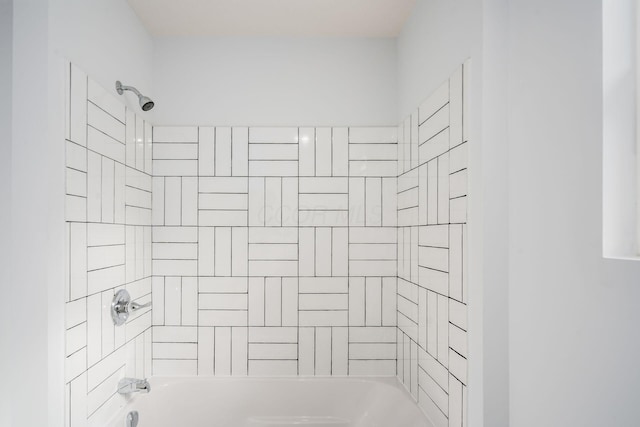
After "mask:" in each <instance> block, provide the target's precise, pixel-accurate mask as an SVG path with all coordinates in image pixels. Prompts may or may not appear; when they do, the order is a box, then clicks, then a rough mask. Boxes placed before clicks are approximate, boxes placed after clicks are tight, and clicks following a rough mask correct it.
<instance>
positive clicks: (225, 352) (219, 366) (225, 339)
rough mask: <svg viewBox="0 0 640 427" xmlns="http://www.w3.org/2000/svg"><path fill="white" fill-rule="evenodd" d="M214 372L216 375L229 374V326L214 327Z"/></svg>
mask: <svg viewBox="0 0 640 427" xmlns="http://www.w3.org/2000/svg"><path fill="white" fill-rule="evenodd" d="M214 352H215V355H214V372H215V374H216V375H217V376H230V375H231V328H228V327H221V328H216V334H215V345H214Z"/></svg>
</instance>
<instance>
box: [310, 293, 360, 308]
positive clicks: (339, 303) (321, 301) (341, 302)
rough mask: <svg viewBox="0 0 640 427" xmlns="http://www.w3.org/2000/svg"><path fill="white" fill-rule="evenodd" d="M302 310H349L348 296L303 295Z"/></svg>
mask: <svg viewBox="0 0 640 427" xmlns="http://www.w3.org/2000/svg"><path fill="white" fill-rule="evenodd" d="M299 298H300V310H347V309H348V308H349V295H348V294H322V295H312V294H301V295H300V297H299Z"/></svg>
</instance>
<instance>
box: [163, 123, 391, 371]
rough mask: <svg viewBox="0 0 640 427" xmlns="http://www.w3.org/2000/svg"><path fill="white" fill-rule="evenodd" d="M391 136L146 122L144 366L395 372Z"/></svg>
mask: <svg viewBox="0 0 640 427" xmlns="http://www.w3.org/2000/svg"><path fill="white" fill-rule="evenodd" d="M397 145H398V144H397V128H396V127H372V128H348V127H344V128H330V127H324V128H323V127H317V128H316V127H304V128H303V127H301V128H297V127H278V128H265V127H251V128H247V127H161V126H156V127H154V129H153V148H154V150H153V168H154V176H153V180H152V181H153V183H152V188H153V197H152V199H153V202H152V204H153V209H152V223H153V232H152V241H153V284H152V289H153V292H152V294H153V307H154V309H153V325H154V326H153V330H154V334H153V373H154V375H218V376H228V375H231V376H234V375H240V376H243V375H252V376H253V375H256V376H259V375H268V376H274V375H365V374H375V375H395V374H396V351H395V346H396V311H397V310H396V294H397V289H396V283H397V262H396V258H397V232H396V226H397V209H396V203H397V202H396V199H397V171H396V169H397V151H398V149H397Z"/></svg>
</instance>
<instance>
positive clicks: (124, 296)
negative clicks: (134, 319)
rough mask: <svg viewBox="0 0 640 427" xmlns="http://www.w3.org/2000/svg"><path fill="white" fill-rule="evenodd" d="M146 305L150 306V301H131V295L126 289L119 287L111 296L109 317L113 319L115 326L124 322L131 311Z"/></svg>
mask: <svg viewBox="0 0 640 427" xmlns="http://www.w3.org/2000/svg"><path fill="white" fill-rule="evenodd" d="M146 307H151V301H149V302H148V303H146V304H138V303H137V302H134V301H131V295H129V292H127V290H126V289H120V290H119V291H118V292H116V294H115V295H114V296H113V301H112V302H111V319H113V324H114V325H116V326H120V325H122V324H124V322H126V321H127V319H128V318H129V315H130V314H131V313H134V312H136V311H137V310H140V309H143V308H146Z"/></svg>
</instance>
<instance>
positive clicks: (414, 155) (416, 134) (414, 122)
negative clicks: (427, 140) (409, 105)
mask: <svg viewBox="0 0 640 427" xmlns="http://www.w3.org/2000/svg"><path fill="white" fill-rule="evenodd" d="M418 115H419V113H418V111H415V112H414V113H413V114H411V135H410V140H409V144H410V146H411V163H410V167H411V168H412V169H413V168H415V167H417V166H418V165H419V164H420V162H419V160H420V159H419V150H420V149H419V147H418V145H419V144H420V128H419V125H418V123H419V119H418Z"/></svg>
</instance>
